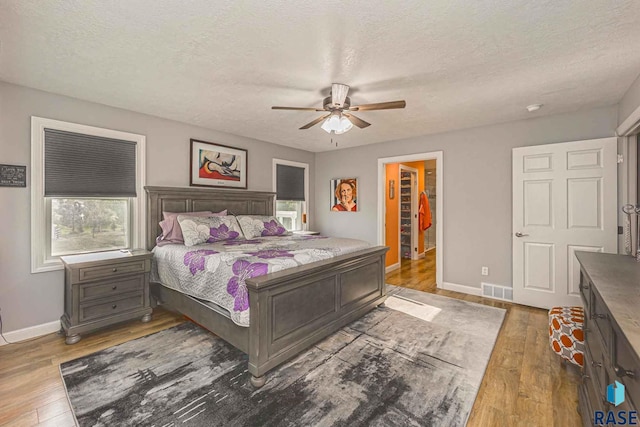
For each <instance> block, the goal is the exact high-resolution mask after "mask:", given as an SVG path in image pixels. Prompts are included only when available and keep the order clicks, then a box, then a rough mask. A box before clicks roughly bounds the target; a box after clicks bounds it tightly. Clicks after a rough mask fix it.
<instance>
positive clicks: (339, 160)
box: [315, 106, 617, 287]
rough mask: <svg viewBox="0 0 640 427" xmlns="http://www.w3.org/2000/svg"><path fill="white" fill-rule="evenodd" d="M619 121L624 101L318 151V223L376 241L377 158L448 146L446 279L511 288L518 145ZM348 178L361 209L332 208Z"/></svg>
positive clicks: (586, 133)
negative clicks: (334, 190) (338, 184)
mask: <svg viewBox="0 0 640 427" xmlns="http://www.w3.org/2000/svg"><path fill="white" fill-rule="evenodd" d="M380 114H382V113H380ZM616 125H617V106H611V107H606V108H599V109H594V110H590V111H582V112H576V113H572V114H564V115H558V116H550V117H541V118H535V119H529V120H523V121H518V122H511V123H505V124H499V125H492V126H485V127H479V128H474V129H466V130H461V131H455V132H448V133H443V134H438V135H428V136H422V137H418V138H412V139H407V140H401V141H392V142H385V143H380V144H375V145H368V146H365V147H356V148H352V149H344V150H335V151H328V152H323V153H318V154H316V163H315V165H316V176H315V185H316V202H315V217H316V227H317V229H318V230H320V231H321V232H322V233H326V234H332V235H340V236H345V237H353V238H358V239H363V240H367V241H369V242H371V243H374V244H375V243H377V242H376V236H377V234H376V233H377V198H378V195H377V159H378V158H381V157H391V156H397V155H404V154H414V153H424V152H430V151H437V150H442V151H444V166H443V169H444V176H443V183H444V192H443V194H438V197H442V198H443V202H444V212H443V213H444V221H443V222H444V239H443V241H444V281H445V282H450V283H455V284H460V285H467V286H474V287H480V282H481V281H484V282H489V283H494V284H499V285H505V286H511V283H512V280H511V205H512V203H511V199H512V197H511V149H512V148H514V147H521V146H528V145H539V144H550V143H554V142H566V141H575V140H582V139H592V138H602V137H609V136H613V135H614V130H615V128H616ZM374 126H375V125H374ZM371 129H372V130H373V126H372V128H371ZM368 130H369V129H366V130H364V131H360V130H358V129H355V130H353V131H352V132H366V131H368ZM342 177H355V178H358V187H359V188H358V209H359V212H355V213H342V212H331V211H330V210H329V181H330V180H331V179H335V178H342ZM481 266H488V267H489V271H490V275H489V277H484V276H481V275H480V268H481Z"/></svg>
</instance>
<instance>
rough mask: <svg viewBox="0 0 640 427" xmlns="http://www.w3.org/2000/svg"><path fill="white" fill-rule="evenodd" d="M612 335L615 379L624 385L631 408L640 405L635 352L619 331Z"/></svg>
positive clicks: (639, 371)
mask: <svg viewBox="0 0 640 427" xmlns="http://www.w3.org/2000/svg"><path fill="white" fill-rule="evenodd" d="M616 332H617V333H616V334H615V335H614V340H613V341H614V346H613V368H614V371H615V377H614V378H615V379H617V380H618V381H620V382H621V383H622V384H624V386H625V388H626V392H627V396H628V398H629V400H631V402H632V404H633V406H635V407H638V405H640V378H638V376H640V370H639V369H638V366H639V363H638V360H637V359H636V355H635V352H634V351H633V349H632V348H631V346H630V345H629V342H628V341H627V340H626V339H625V337H624V336H621V333H620V332H619V331H616Z"/></svg>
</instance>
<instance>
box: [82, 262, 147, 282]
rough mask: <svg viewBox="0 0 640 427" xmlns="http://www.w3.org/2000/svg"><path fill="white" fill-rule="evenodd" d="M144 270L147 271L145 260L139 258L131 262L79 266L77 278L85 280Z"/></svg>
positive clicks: (142, 271)
mask: <svg viewBox="0 0 640 427" xmlns="http://www.w3.org/2000/svg"><path fill="white" fill-rule="evenodd" d="M145 271H147V261H146V260H144V259H141V260H137V261H131V262H121V263H117V264H110V265H101V266H97V267H84V268H80V269H79V273H80V276H79V280H80V281H81V282H86V281H89V280H95V279H104V278H109V277H117V276H122V275H125V274H131V273H144V272H145Z"/></svg>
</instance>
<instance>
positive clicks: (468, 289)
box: [442, 282, 482, 296]
mask: <svg viewBox="0 0 640 427" xmlns="http://www.w3.org/2000/svg"><path fill="white" fill-rule="evenodd" d="M442 289H446V290H448V291H454V292H462V293H463V294H469V295H477V296H482V289H480V288H476V287H474V286H467V285H458V284H456V283H450V282H443V283H442Z"/></svg>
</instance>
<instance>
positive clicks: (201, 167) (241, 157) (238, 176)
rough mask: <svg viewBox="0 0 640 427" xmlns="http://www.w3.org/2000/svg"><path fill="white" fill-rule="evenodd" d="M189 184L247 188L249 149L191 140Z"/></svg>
mask: <svg viewBox="0 0 640 427" xmlns="http://www.w3.org/2000/svg"><path fill="white" fill-rule="evenodd" d="M190 169H191V171H190V177H189V185H191V186H194V187H230V188H247V150H245V149H242V148H234V147H229V146H226V145H220V144H214V143H211V142H205V141H199V140H197V139H192V140H191V161H190Z"/></svg>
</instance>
